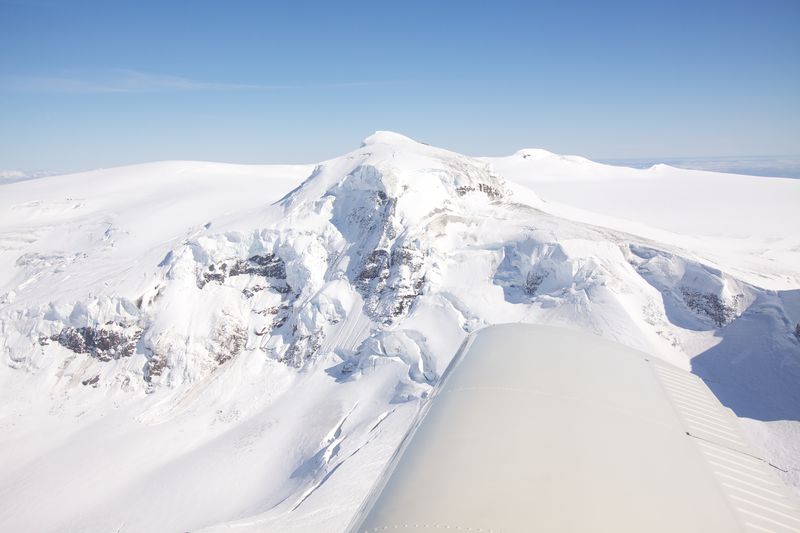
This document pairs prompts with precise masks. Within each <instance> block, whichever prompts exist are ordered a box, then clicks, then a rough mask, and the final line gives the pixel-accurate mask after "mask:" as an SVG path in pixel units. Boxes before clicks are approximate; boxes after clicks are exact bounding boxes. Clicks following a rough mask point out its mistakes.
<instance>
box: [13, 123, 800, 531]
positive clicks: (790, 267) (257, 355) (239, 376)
mask: <svg viewBox="0 0 800 533" xmlns="http://www.w3.org/2000/svg"><path fill="white" fill-rule="evenodd" d="M737 180H738V181H737ZM540 186H541V190H540ZM646 191H650V193H647V192H646ZM648 194H649V196H648ZM592 197H593V198H594V201H592ZM572 200H574V201H572ZM718 201H721V202H722V203H723V204H724V207H723V208H722V209H720V208H719V207H718V205H719V204H718V203H716V202H718ZM569 204H572V205H569ZM797 205H800V181H796V180H780V179H771V178H734V177H731V176H729V175H721V174H713V173H708V172H697V171H687V170H679V169H673V168H670V167H664V166H657V167H653V168H652V169H647V170H636V169H627V168H620V167H610V166H607V165H599V164H597V163H593V162H591V161H588V160H585V159H582V158H575V157H563V156H555V155H554V154H550V153H548V152H544V151H540V150H524V151H521V152H518V153H517V154H515V155H513V156H510V157H508V158H494V159H492V158H484V159H474V158H470V157H466V156H462V155H459V154H456V153H453V152H449V151H446V150H441V149H438V148H434V147H431V146H428V145H424V144H421V143H417V142H415V141H413V140H411V139H408V138H406V137H403V136H401V135H398V134H395V133H390V132H378V133H376V134H374V135H372V136H370V137H368V138H367V139H366V140H365V141H364V143H363V145H362V146H361V147H360V148H358V149H357V150H354V151H353V152H351V153H349V154H346V155H344V156H342V157H339V158H336V159H333V160H330V161H326V162H324V163H321V164H319V165H317V166H316V167H310V166H308V167H306V166H243V165H223V164H214V163H192V162H167V163H153V164H148V165H137V166H133V167H125V168H119V169H109V170H102V171H95V172H87V173H82V174H75V175H70V176H59V177H46V178H40V179H34V180H30V181H23V182H17V183H9V184H4V185H2V186H0V349H1V350H2V356H3V364H2V365H0V451H1V452H2V453H0V530H9V531H16V530H37V531H76V530H80V531H179V530H180V531H185V530H191V531H200V530H202V531H217V530H223V529H225V530H227V528H229V527H237V528H238V529H241V530H243V531H247V530H254V531H255V530H258V531H263V530H274V531H293V530H297V531H300V530H303V531H307V530H311V531H314V530H316V531H320V530H334V531H335V530H340V529H342V528H343V527H344V526H345V525H346V524H347V523H348V521H349V519H350V518H351V516H352V514H353V513H354V512H355V510H356V508H357V507H358V505H359V504H360V502H361V500H362V499H363V497H364V496H365V495H366V493H367V491H368V490H369V489H370V487H371V485H372V483H373V482H374V481H375V479H376V478H377V476H378V475H379V473H380V472H381V468H382V467H383V465H384V464H385V463H386V461H387V460H388V458H389V457H390V456H391V454H392V453H393V451H394V449H395V448H396V446H397V444H398V443H399V441H400V439H401V438H402V436H403V434H404V432H405V430H406V429H407V428H408V425H409V423H410V421H411V420H412V418H413V416H414V414H415V413H416V411H417V409H418V408H419V405H420V403H421V402H423V401H424V399H425V398H426V396H427V395H428V393H429V392H430V390H431V387H433V386H434V385H435V384H436V383H437V380H438V379H439V377H440V375H441V372H442V371H443V370H444V368H445V367H446V365H447V364H448V362H449V360H450V358H451V357H452V356H453V355H454V353H455V351H456V349H457V348H458V346H459V345H460V343H461V342H462V341H463V339H464V338H465V336H466V335H467V334H468V333H469V332H471V331H474V330H476V329H478V328H481V327H483V326H485V325H487V324H495V323H502V322H520V321H521V322H533V323H544V324H556V325H563V326H567V327H571V328H574V329H580V330H586V331H591V332H594V333H596V334H597V335H600V336H603V337H607V338H610V339H614V340H617V341H619V342H621V343H623V344H626V345H629V346H632V347H635V348H639V349H641V350H644V351H646V352H649V353H651V354H654V355H656V356H658V357H661V358H663V359H665V360H667V361H669V362H671V363H673V364H676V365H679V366H682V367H684V368H690V367H691V368H692V369H693V371H694V372H695V373H697V374H698V375H700V376H701V377H702V378H703V379H705V380H706V382H707V383H708V384H709V386H710V387H711V388H712V390H713V391H714V392H715V394H717V395H718V397H719V398H720V399H721V400H722V402H723V403H725V404H726V405H728V406H729V407H731V408H732V409H734V411H735V412H736V413H737V414H738V415H739V416H740V417H745V418H742V423H743V425H744V426H745V429H746V430H747V431H748V434H749V435H750V436H751V437H752V438H753V440H754V442H755V444H756V446H757V447H758V448H759V449H760V453H762V454H764V456H765V457H766V458H767V459H768V460H770V461H771V462H772V463H773V464H774V465H776V466H778V467H780V468H781V469H782V470H784V471H785V472H782V474H783V475H784V478H785V479H786V480H787V481H788V482H789V483H792V484H794V485H795V486H800V461H799V460H798V459H797V458H798V457H800V326H798V325H797V324H798V323H799V322H800V260H799V259H798V258H800V241H798V234H797V232H796V228H797V227H798V222H800V215H798V213H797V210H796V209H795V206H797ZM675 213H679V215H675ZM640 215H641V216H640ZM748 220H750V221H751V222H748ZM688 221H691V223H689V222H688ZM692 227H693V228H695V231H694V232H693V233H690V232H689V228H692ZM748 228H750V229H752V231H749V232H748V231H747V230H748ZM726 230H730V231H726ZM531 348H532V349H535V347H531ZM497 364H498V365H503V359H502V354H498V356H497Z"/></svg>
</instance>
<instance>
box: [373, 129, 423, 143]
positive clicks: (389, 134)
mask: <svg viewBox="0 0 800 533" xmlns="http://www.w3.org/2000/svg"><path fill="white" fill-rule="evenodd" d="M407 143H413V144H419V143H418V142H417V141H415V140H414V139H412V138H410V137H406V136H405V135H402V134H400V133H395V132H393V131H383V130H378V131H376V132H375V133H373V134H372V135H370V136H369V137H367V138H366V139H364V140H363V141H362V142H361V146H372V145H374V144H407Z"/></svg>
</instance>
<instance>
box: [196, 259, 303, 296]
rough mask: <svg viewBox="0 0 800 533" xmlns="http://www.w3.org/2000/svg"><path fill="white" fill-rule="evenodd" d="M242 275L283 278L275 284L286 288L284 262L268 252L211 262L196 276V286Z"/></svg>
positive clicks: (222, 281) (220, 281) (200, 286)
mask: <svg viewBox="0 0 800 533" xmlns="http://www.w3.org/2000/svg"><path fill="white" fill-rule="evenodd" d="M244 275H249V276H259V277H262V278H268V279H270V278H271V279H273V280H284V283H276V286H277V287H278V288H280V289H285V290H288V289H287V286H286V283H285V280H286V264H285V263H284V262H283V259H281V258H280V257H278V256H276V255H274V254H270V253H267V254H263V255H253V256H250V257H248V258H247V259H239V258H234V259H229V260H226V261H220V262H219V263H212V264H210V265H208V267H206V269H205V271H203V272H202V273H201V274H200V275H199V276H198V278H197V287H198V288H200V289H202V288H203V287H204V286H205V285H206V284H208V283H224V282H225V280H227V279H228V278H231V277H235V276H244Z"/></svg>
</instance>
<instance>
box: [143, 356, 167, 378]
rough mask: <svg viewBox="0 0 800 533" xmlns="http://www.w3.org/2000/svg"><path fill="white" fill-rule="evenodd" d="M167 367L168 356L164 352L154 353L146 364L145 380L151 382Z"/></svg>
mask: <svg viewBox="0 0 800 533" xmlns="http://www.w3.org/2000/svg"><path fill="white" fill-rule="evenodd" d="M166 368H167V357H166V356H165V355H164V354H162V353H156V354H153V355H152V356H151V357H150V358H149V359H148V360H147V363H146V364H145V372H144V380H145V381H146V382H148V383H150V382H151V381H153V378H154V377H156V376H160V375H162V374H163V373H164V370H165V369H166Z"/></svg>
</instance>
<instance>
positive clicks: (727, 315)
mask: <svg viewBox="0 0 800 533" xmlns="http://www.w3.org/2000/svg"><path fill="white" fill-rule="evenodd" d="M681 294H682V295H683V301H684V302H686V305H687V306H688V307H689V309H691V310H693V311H695V312H697V313H701V314H703V315H706V316H707V317H709V318H710V319H711V320H712V321H713V322H714V324H716V326H717V327H719V328H721V327H723V326H725V325H727V324H729V323H730V322H731V321H732V320H733V319H734V318H736V303H738V301H739V300H740V299H741V298H742V295H741V294H737V295H736V296H734V299H733V302H731V303H728V302H725V301H724V300H723V299H722V298H720V297H719V296H717V295H716V294H713V293H704V292H700V291H697V290H695V289H689V288H687V287H681Z"/></svg>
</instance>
